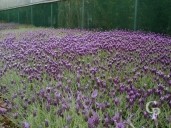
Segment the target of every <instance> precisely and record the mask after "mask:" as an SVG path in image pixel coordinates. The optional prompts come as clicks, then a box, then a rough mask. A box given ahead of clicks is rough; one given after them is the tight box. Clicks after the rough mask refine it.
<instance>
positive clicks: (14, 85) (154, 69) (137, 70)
mask: <svg viewBox="0 0 171 128" xmlns="http://www.w3.org/2000/svg"><path fill="white" fill-rule="evenodd" d="M0 81H1V82H0V93H1V94H2V96H3V97H4V99H5V101H4V102H6V103H7V104H8V107H7V109H8V111H7V112H6V115H7V116H9V117H10V118H11V120H12V121H13V122H15V123H16V125H17V126H19V127H23V128H29V127H33V128H38V127H52V128H57V127H59V128H61V127H73V128H75V127H81V128H84V127H85V128H86V127H89V128H96V127H116V128H125V127H126V126H128V125H130V122H131V124H133V125H134V126H135V127H141V126H143V127H149V128H151V127H155V126H156V123H155V122H154V120H153V118H152V117H151V113H148V112H147V110H146V103H148V102H149V101H157V102H156V104H151V106H150V107H151V108H152V107H158V108H160V109H161V113H160V115H158V117H156V119H155V121H156V120H157V121H158V126H159V127H163V128H164V127H165V128H166V127H169V126H171V124H170V122H169V121H168V123H166V121H167V117H169V116H170V114H171V111H170V109H171V38H170V37H166V36H162V35H158V34H153V33H142V32H130V31H122V30H114V31H107V32H93V31H81V30H69V29H68V30H67V29H59V30H54V29H37V30H36V29H35V30H29V29H28V30H27V31H24V32H19V34H16V33H14V32H9V33H8V34H6V36H5V38H3V39H1V40H0ZM3 114H4V113H3ZM130 115H134V116H133V117H132V118H131V120H130V119H129V121H128V118H129V116H130Z"/></svg>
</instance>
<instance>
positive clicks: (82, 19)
mask: <svg viewBox="0 0 171 128" xmlns="http://www.w3.org/2000/svg"><path fill="white" fill-rule="evenodd" d="M84 11H85V10H84V0H82V18H81V21H82V23H81V28H82V29H83V28H84Z"/></svg>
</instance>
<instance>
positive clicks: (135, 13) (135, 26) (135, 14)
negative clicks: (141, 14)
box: [134, 0, 138, 31]
mask: <svg viewBox="0 0 171 128" xmlns="http://www.w3.org/2000/svg"><path fill="white" fill-rule="evenodd" d="M137 10H138V0H135V12H134V31H136V30H137Z"/></svg>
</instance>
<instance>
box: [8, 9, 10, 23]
mask: <svg viewBox="0 0 171 128" xmlns="http://www.w3.org/2000/svg"><path fill="white" fill-rule="evenodd" d="M8 11H9V10H8ZM8 22H10V16H9V12H8Z"/></svg>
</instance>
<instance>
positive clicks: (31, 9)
mask: <svg viewBox="0 0 171 128" xmlns="http://www.w3.org/2000/svg"><path fill="white" fill-rule="evenodd" d="M30 7H31V24H32V25H33V7H32V5H31V6H30Z"/></svg>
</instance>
